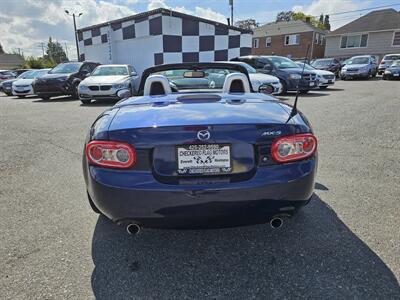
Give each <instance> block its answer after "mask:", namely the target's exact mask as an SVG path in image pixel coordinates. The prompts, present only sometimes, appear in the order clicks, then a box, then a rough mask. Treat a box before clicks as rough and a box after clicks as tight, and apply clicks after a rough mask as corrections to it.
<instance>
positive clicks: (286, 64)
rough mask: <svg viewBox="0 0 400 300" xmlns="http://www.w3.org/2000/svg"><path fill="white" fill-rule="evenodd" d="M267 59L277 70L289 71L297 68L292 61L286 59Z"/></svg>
mask: <svg viewBox="0 0 400 300" xmlns="http://www.w3.org/2000/svg"><path fill="white" fill-rule="evenodd" d="M269 59H270V60H271V62H272V63H273V65H274V66H275V68H277V69H291V68H298V67H299V66H298V65H297V64H296V63H295V62H294V61H293V60H291V59H289V58H286V57H278V56H271V57H269Z"/></svg>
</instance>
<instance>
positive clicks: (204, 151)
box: [175, 143, 232, 176]
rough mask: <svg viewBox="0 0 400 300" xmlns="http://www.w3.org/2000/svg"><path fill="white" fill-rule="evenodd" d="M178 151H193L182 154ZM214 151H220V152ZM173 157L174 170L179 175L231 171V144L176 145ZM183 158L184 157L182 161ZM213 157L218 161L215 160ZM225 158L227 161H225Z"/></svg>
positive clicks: (215, 173) (220, 173)
mask: <svg viewBox="0 0 400 300" xmlns="http://www.w3.org/2000/svg"><path fill="white" fill-rule="evenodd" d="M180 151H194V153H193V154H190V153H186V155H184V154H183V153H182V152H180ZM215 151H220V152H222V153H218V152H215ZM226 152H227V153H226ZM210 155H211V156H210ZM216 155H217V156H219V158H218V157H217V158H216V157H215V156H216ZM175 157H176V172H177V174H178V175H180V176H204V175H224V174H225V175H226V174H230V173H232V145H231V144H226V143H225V144H224V143H221V144H220V143H213V144H187V145H177V146H176V147H175ZM183 158H185V160H184V161H182V160H183ZM215 159H218V160H220V161H215ZM227 159H228V161H226V160H227Z"/></svg>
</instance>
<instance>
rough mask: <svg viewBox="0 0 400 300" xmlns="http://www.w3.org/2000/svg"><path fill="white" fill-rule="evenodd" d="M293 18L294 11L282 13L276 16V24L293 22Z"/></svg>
mask: <svg viewBox="0 0 400 300" xmlns="http://www.w3.org/2000/svg"><path fill="white" fill-rule="evenodd" d="M292 17H293V11H291V10H289V11H281V12H279V13H278V14H277V15H276V21H275V22H289V21H292V20H293V19H292Z"/></svg>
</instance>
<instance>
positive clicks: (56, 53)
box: [44, 37, 68, 63]
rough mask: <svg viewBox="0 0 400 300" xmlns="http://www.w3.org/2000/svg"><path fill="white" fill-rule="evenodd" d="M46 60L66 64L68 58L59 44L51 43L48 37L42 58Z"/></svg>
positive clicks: (51, 40)
mask: <svg viewBox="0 0 400 300" xmlns="http://www.w3.org/2000/svg"><path fill="white" fill-rule="evenodd" d="M44 58H45V59H47V60H54V61H55V62H56V63H61V62H67V61H68V57H67V54H65V51H64V49H63V47H62V46H61V44H60V43H59V42H57V41H55V42H54V41H53V39H52V38H51V37H49V42H48V43H47V49H46V54H45V56H44Z"/></svg>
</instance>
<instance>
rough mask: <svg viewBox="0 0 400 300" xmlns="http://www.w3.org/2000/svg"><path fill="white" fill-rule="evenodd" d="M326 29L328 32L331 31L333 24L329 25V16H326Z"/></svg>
mask: <svg viewBox="0 0 400 300" xmlns="http://www.w3.org/2000/svg"><path fill="white" fill-rule="evenodd" d="M324 28H325V29H326V30H331V24H330V23H329V15H325V20H324Z"/></svg>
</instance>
